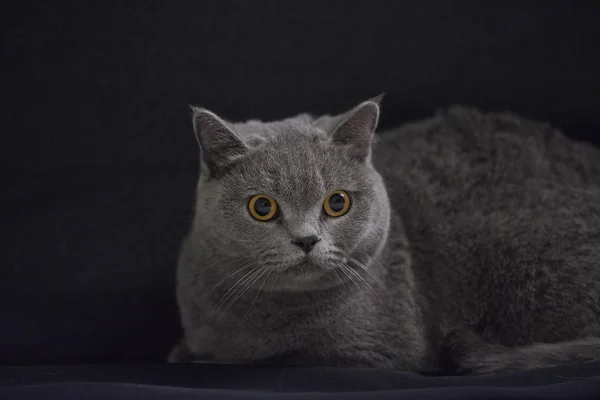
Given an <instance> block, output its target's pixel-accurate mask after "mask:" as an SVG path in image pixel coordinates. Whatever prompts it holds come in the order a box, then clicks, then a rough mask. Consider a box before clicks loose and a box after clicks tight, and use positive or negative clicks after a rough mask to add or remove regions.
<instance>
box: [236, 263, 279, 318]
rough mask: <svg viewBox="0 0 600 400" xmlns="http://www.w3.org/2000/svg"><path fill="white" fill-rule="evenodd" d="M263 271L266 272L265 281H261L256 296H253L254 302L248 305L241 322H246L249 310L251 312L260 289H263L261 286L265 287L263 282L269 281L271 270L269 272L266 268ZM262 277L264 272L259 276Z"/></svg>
mask: <svg viewBox="0 0 600 400" xmlns="http://www.w3.org/2000/svg"><path fill="white" fill-rule="evenodd" d="M263 271H268V272H267V276H266V277H265V279H263V281H262V284H261V285H260V288H258V290H257V291H256V296H254V300H252V303H250V307H248V311H246V314H244V318H242V322H244V321H245V320H246V318H247V317H248V315H250V310H252V306H254V303H255V302H256V299H258V295H259V294H260V293H261V292H262V288H263V286H265V282H266V281H267V280H268V279H269V276H271V272H273V271H272V270H269V269H268V268H263ZM262 275H264V272H263V273H262V274H261V277H262Z"/></svg>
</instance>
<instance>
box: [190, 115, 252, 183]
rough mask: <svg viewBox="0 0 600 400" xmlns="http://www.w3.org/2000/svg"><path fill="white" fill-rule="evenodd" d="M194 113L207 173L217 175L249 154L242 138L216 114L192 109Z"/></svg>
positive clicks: (197, 137) (195, 128) (203, 163)
mask: <svg viewBox="0 0 600 400" xmlns="http://www.w3.org/2000/svg"><path fill="white" fill-rule="evenodd" d="M192 112H193V124H194V132H195V133H196V140H197V141H198V145H199V146H200V150H201V157H200V158H201V162H202V165H203V167H206V172H208V173H209V174H211V175H212V174H217V173H218V172H219V170H220V169H221V168H223V167H225V166H227V165H228V164H229V163H231V162H232V161H233V160H235V159H236V158H238V157H240V156H243V155H244V154H246V153H247V152H248V147H246V144H245V143H244V141H243V140H242V138H241V137H240V136H239V135H238V134H236V133H235V132H234V131H233V130H232V129H231V128H230V127H229V126H228V124H227V123H226V122H225V121H224V120H222V119H221V118H219V117H218V116H217V115H216V114H215V113H213V112H211V111H208V110H207V109H204V108H197V107H192ZM203 170H204V168H203Z"/></svg>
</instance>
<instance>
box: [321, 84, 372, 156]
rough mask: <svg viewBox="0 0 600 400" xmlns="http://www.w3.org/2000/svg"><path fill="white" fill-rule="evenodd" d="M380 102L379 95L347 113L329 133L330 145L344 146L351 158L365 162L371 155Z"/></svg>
mask: <svg viewBox="0 0 600 400" xmlns="http://www.w3.org/2000/svg"><path fill="white" fill-rule="evenodd" d="M380 101H381V95H380V96H378V97H376V98H374V99H372V100H368V101H365V102H363V103H361V104H359V105H358V106H356V107H355V108H353V109H352V110H350V111H349V112H347V113H346V115H345V116H344V117H343V118H342V120H341V122H340V123H339V124H338V125H337V126H336V127H335V128H334V129H333V131H332V132H331V140H332V143H333V144H335V145H340V146H344V147H345V148H346V149H347V151H348V153H349V155H350V156H351V157H354V158H357V159H359V160H361V161H365V160H367V159H368V158H369V156H370V155H371V145H372V143H373V138H374V135H375V129H377V123H378V121H379V102H380Z"/></svg>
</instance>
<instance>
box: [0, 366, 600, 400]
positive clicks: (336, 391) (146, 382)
mask: <svg viewBox="0 0 600 400" xmlns="http://www.w3.org/2000/svg"><path fill="white" fill-rule="evenodd" d="M599 375H600V363H597V362H596V363H588V364H582V365H575V366H567V367H560V368H549V369H543V370H536V371H524V372H519V373H510V374H501V375H494V376H481V377H424V376H420V375H416V374H410V373H402V372H397V371H380V370H365V369H340V368H271V367H255V366H237V365H206V364H202V365H200V364H188V365H120V366H54V367H48V366H45V367H3V368H0V399H2V400H12V399H15V400H17V399H18V400H28V399H32V400H33V399H89V400H94V399H111V400H121V399H127V400H133V399H172V400H178V399H350V400H351V399H566V400H568V399H573V400H575V399H577V400H584V399H590V400H591V399H596V400H597V399H600V378H599V377H598V376H599Z"/></svg>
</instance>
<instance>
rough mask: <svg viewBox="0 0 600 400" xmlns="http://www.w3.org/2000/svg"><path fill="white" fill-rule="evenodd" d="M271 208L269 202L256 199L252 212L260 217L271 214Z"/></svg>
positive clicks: (263, 199)
mask: <svg viewBox="0 0 600 400" xmlns="http://www.w3.org/2000/svg"><path fill="white" fill-rule="evenodd" d="M271 208H272V206H271V202H270V201H269V199H267V198H265V197H261V198H259V199H257V200H256V202H255V203H254V211H255V212H256V213H257V214H258V215H260V216H261V217H264V216H265V215H268V214H269V213H270V212H271Z"/></svg>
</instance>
